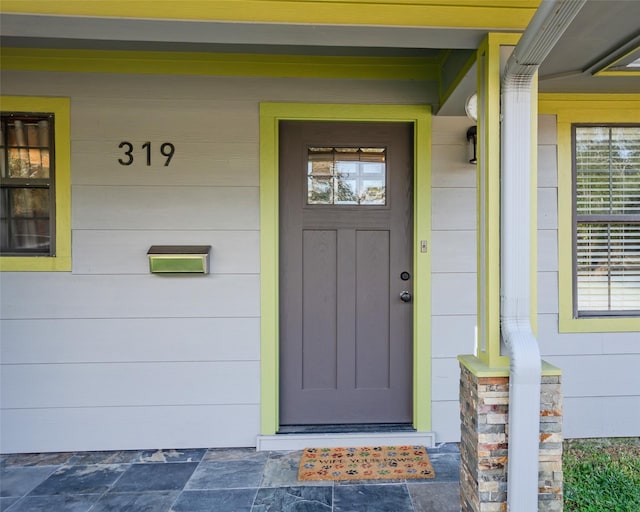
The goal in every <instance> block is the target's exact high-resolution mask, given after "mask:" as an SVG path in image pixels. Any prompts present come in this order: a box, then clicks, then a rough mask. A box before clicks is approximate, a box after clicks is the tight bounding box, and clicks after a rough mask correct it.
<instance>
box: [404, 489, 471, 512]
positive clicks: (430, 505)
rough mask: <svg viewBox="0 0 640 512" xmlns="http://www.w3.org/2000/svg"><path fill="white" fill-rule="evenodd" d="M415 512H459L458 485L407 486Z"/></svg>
mask: <svg viewBox="0 0 640 512" xmlns="http://www.w3.org/2000/svg"><path fill="white" fill-rule="evenodd" d="M407 488H408V489H409V494H410V495H411V499H412V500H413V506H414V508H415V512H459V511H460V485H459V484H458V483H457V482H440V483H431V484H407Z"/></svg>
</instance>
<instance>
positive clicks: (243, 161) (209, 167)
mask: <svg viewBox="0 0 640 512" xmlns="http://www.w3.org/2000/svg"><path fill="white" fill-rule="evenodd" d="M123 140H124V139H123V137H122V136H121V137H119V138H116V139H106V138H101V139H99V140H94V139H91V140H74V141H73V151H72V160H71V166H72V169H73V170H74V180H73V182H74V184H75V185H117V186H134V185H138V186H140V185H149V184H150V183H153V184H154V185H164V186H172V187H173V186H198V187H215V186H222V187H228V186H235V187H257V186H258V180H259V164H258V146H257V144H256V143H255V141H252V142H226V143H222V142H215V141H212V140H207V141H200V142H192V141H188V140H187V141H180V142H178V143H176V139H175V138H174V137H173V136H172V137H171V140H168V141H167V140H162V139H154V140H153V141H151V165H150V166H147V164H146V158H147V155H146V150H143V149H142V144H144V143H145V142H147V140H148V139H145V140H139V139H137V140H132V139H127V140H128V142H130V143H131V144H133V145H134V151H133V155H134V160H133V163H132V164H131V165H126V166H125V165H121V164H120V163H119V162H118V160H123V161H125V162H126V161H128V157H127V156H125V154H124V152H125V149H119V148H118V146H119V144H120V143H121V142H122V141H123ZM164 142H172V143H174V144H175V146H176V147H175V152H174V155H173V157H172V158H171V160H170V161H169V163H168V165H165V164H166V163H167V158H166V157H164V156H162V154H161V153H160V147H161V145H162V144H163V143H164ZM126 149H128V148H126ZM168 152H169V148H168V147H167V148H165V153H168Z"/></svg>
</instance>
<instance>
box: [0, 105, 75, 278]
mask: <svg viewBox="0 0 640 512" xmlns="http://www.w3.org/2000/svg"><path fill="white" fill-rule="evenodd" d="M0 107H1V108H2V110H3V111H5V112H51V113H53V114H54V115H55V128H54V129H55V132H54V134H55V180H56V182H55V190H56V198H55V201H56V235H55V236H56V254H55V256H0V270H1V271H6V272H16V271H70V270H71V151H70V147H71V135H70V133H71V132H70V100H69V98H42V97H32V96H2V97H0Z"/></svg>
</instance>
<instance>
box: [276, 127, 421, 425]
mask: <svg viewBox="0 0 640 512" xmlns="http://www.w3.org/2000/svg"><path fill="white" fill-rule="evenodd" d="M279 137H280V149H279V154H280V184H279V187H280V191H279V197H280V424H281V425H311V424H315V425H318V424H320V425H322V424H347V423H411V422H412V419H413V415H412V383H413V378H412V331H413V329H412V304H411V294H412V293H413V290H412V281H413V276H412V275H411V273H412V240H413V227H412V226H413V216H412V212H413V197H412V181H413V180H412V176H413V127H412V125H411V124H408V123H355V122H354V123H352V122H320V121H318V122H310V121H286V122H281V123H280V131H279Z"/></svg>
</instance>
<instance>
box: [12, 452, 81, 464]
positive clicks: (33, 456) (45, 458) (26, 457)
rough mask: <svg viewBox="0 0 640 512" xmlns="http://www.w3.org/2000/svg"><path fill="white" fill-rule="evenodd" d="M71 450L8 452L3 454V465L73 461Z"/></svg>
mask: <svg viewBox="0 0 640 512" xmlns="http://www.w3.org/2000/svg"><path fill="white" fill-rule="evenodd" d="M74 457H75V454H74V453H73V452H64V453H10V454H7V455H5V458H4V460H3V461H2V465H3V466H7V467H8V466H61V465H62V464H71V463H73V462H74Z"/></svg>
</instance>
